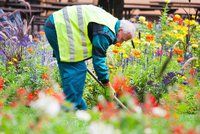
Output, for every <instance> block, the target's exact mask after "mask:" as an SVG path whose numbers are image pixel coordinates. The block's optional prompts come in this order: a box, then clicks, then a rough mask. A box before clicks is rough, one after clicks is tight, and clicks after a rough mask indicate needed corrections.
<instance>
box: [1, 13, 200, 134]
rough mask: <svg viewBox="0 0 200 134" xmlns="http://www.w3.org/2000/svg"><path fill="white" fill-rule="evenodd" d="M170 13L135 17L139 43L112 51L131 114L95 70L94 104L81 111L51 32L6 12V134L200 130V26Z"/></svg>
mask: <svg viewBox="0 0 200 134" xmlns="http://www.w3.org/2000/svg"><path fill="white" fill-rule="evenodd" d="M166 12H167V11H166V10H164V12H163V15H162V16H161V17H160V21H159V22H148V21H146V20H145V18H144V17H142V16H141V17H140V18H139V19H138V20H133V21H135V23H137V28H138V31H137V34H136V36H135V38H134V39H132V40H133V42H131V41H130V42H125V43H123V44H116V45H113V46H112V47H110V48H109V50H108V60H107V61H108V66H109V68H110V74H111V76H110V77H111V78H110V79H111V81H112V85H113V87H114V89H115V90H116V92H117V96H118V98H119V99H120V100H121V101H122V102H123V103H124V104H125V105H126V106H127V107H128V109H129V110H128V111H127V110H124V109H122V108H120V106H119V105H118V104H117V103H115V102H114V101H112V100H110V98H109V97H108V96H107V92H108V90H105V89H102V88H101V87H100V86H99V85H98V83H96V82H95V81H94V80H93V78H92V77H91V76H89V75H88V76H87V80H86V88H85V93H84V98H85V99H86V101H87V103H88V106H89V108H90V109H89V110H88V111H73V109H72V105H71V104H69V103H67V102H66V101H64V96H63V94H62V90H61V87H60V84H59V83H60V78H59V74H58V70H57V65H56V62H55V59H54V58H53V57H52V51H51V48H50V46H49V44H48V42H47V40H46V38H45V35H44V32H39V33H37V34H35V35H29V34H28V29H29V28H28V26H27V25H26V24H27V23H26V22H24V21H22V20H21V18H20V16H19V14H18V13H17V12H15V13H12V14H9V15H8V14H3V15H2V14H1V18H2V19H1V21H0V23H1V25H0V29H1V31H0V54H1V55H0V59H1V60H0V70H1V72H0V110H1V111H0V132H4V133H81V134H82V133H90V134H95V133H96V134H100V133H107V134H112V133H113V134H114V133H124V134H127V133H145V134H150V133H174V134H182V133H184V134H185V133H188V134H197V133H200V124H199V123H200V113H199V111H200V105H199V104H200V69H199V66H200V60H199V59H200V47H199V45H200V41H199V38H200V25H199V24H198V22H196V21H195V20H194V19H193V17H190V18H189V19H188V18H182V17H181V16H179V15H170V16H167V14H166ZM2 16H3V17H2ZM13 16H14V17H13ZM66 110H67V111H69V112H65V111H66Z"/></svg>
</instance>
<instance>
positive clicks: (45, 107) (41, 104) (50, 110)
mask: <svg viewBox="0 0 200 134" xmlns="http://www.w3.org/2000/svg"><path fill="white" fill-rule="evenodd" d="M30 106H31V107H32V108H34V109H36V110H38V111H39V112H41V113H44V114H47V115H48V116H50V117H56V116H57V115H58V113H59V112H60V109H61V106H60V104H59V102H58V101H57V100H56V99H55V98H54V97H52V96H48V95H46V94H45V93H43V92H40V93H39V98H38V99H37V100H36V101H32V102H31V103H30Z"/></svg>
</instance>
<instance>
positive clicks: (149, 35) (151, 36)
mask: <svg viewBox="0 0 200 134" xmlns="http://www.w3.org/2000/svg"><path fill="white" fill-rule="evenodd" d="M146 40H147V41H149V42H150V41H153V40H154V36H153V35H151V34H148V35H146Z"/></svg>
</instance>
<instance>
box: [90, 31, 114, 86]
mask: <svg viewBox="0 0 200 134" xmlns="http://www.w3.org/2000/svg"><path fill="white" fill-rule="evenodd" d="M110 43H111V42H110V40H109V39H108V38H107V37H106V36H104V35H102V34H96V35H94V36H93V39H92V44H93V48H92V54H93V56H92V58H93V60H92V62H93V66H94V70H95V72H96V74H97V77H98V79H99V80H100V81H101V82H102V83H103V84H106V83H108V82H109V72H108V67H107V65H106V51H107V49H108V47H109V45H110Z"/></svg>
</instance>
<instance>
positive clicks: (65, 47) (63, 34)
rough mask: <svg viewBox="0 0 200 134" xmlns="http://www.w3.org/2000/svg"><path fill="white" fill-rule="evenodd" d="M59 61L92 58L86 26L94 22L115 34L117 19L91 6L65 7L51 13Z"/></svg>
mask: <svg viewBox="0 0 200 134" xmlns="http://www.w3.org/2000/svg"><path fill="white" fill-rule="evenodd" d="M53 17H54V22H55V28H56V34H57V39H58V48H59V54H60V60H61V61H63V62H77V61H82V60H84V59H88V58H90V57H92V44H91V42H90V39H89V37H88V24H89V23H90V22H95V23H97V24H102V25H105V26H107V27H109V28H110V30H111V31H112V32H113V33H115V34H116V32H115V24H116V22H117V20H118V19H117V18H115V17H113V16H112V15H111V14H109V13H107V12H106V11H105V10H103V9H101V8H99V7H96V6H93V5H78V6H67V7H65V8H63V9H61V10H58V11H56V12H54V13H53Z"/></svg>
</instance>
